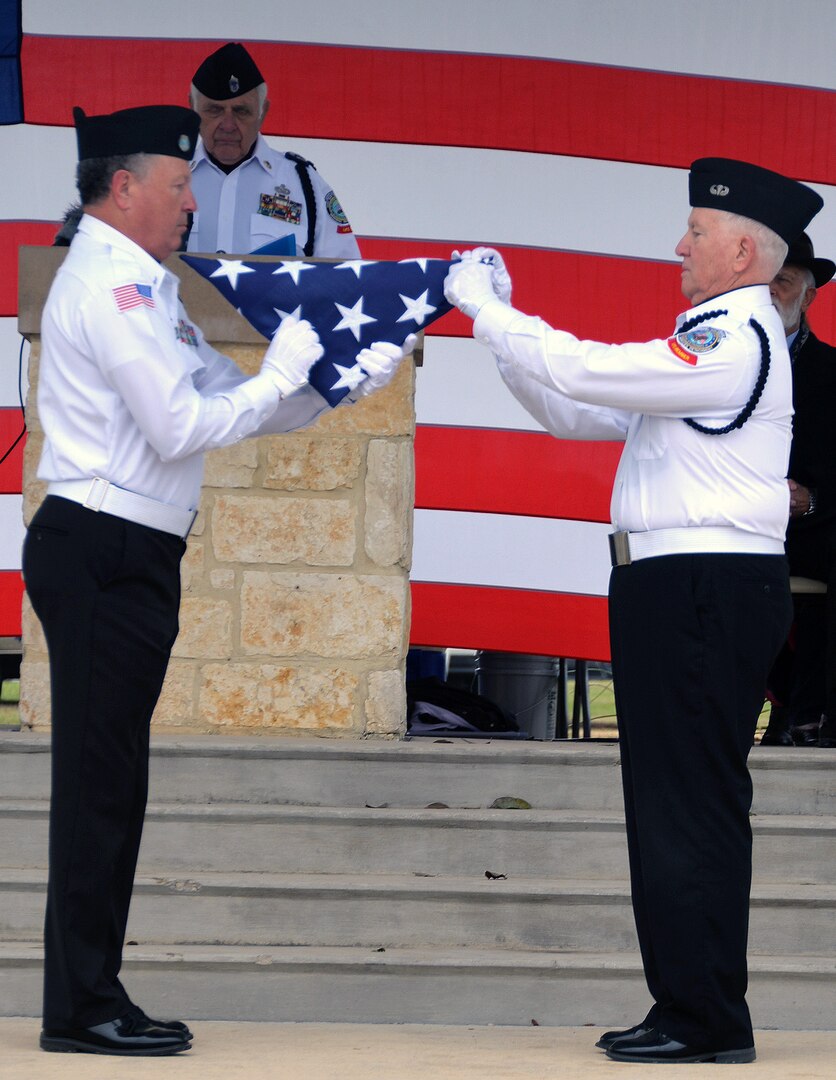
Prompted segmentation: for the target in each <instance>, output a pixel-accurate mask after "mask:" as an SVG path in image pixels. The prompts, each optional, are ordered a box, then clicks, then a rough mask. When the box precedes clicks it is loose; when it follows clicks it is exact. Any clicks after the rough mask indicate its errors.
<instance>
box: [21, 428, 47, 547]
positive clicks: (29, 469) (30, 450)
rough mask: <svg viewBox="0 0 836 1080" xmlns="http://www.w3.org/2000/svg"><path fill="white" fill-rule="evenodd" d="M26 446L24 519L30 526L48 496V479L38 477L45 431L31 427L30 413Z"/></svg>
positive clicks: (24, 455) (24, 452)
mask: <svg viewBox="0 0 836 1080" xmlns="http://www.w3.org/2000/svg"><path fill="white" fill-rule="evenodd" d="M26 429H27V430H26V446H25V448H24V450H23V521H24V523H25V524H26V525H27V526H28V525H29V523H30V521H31V520H32V518H33V517H34V514H35V511H36V510H37V509H38V507H39V506H40V505H41V503H42V502H43V501H44V499H45V498H46V481H45V480H39V479H38V477H37V471H38V462H39V461H40V460H41V451H42V450H43V445H44V433H43V431H41V430H40V429H38V430H36V431H32V430H30V428H29V413H28V411H27V413H26Z"/></svg>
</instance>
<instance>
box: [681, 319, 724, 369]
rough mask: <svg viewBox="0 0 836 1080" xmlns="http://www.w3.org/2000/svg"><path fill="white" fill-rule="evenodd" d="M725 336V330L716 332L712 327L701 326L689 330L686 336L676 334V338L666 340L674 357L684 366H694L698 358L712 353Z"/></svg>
mask: <svg viewBox="0 0 836 1080" xmlns="http://www.w3.org/2000/svg"><path fill="white" fill-rule="evenodd" d="M725 336H726V332H725V330H717V329H715V328H714V327H713V326H701V327H699V329H697V330H689V331H688V333H687V334H677V335H676V337H672V338H668V348H669V349H670V351H671V352H672V353H673V354H674V356H678V357H679V359H680V360H684V361H685V363H686V364H696V362H697V357H698V356H700V355H701V354H702V353H709V352H712V351H713V350H714V349H716V348H717V346H718V345H719V344H720V343H721V342H722V340H723V338H724V337H725Z"/></svg>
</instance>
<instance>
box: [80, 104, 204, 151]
mask: <svg viewBox="0 0 836 1080" xmlns="http://www.w3.org/2000/svg"><path fill="white" fill-rule="evenodd" d="M73 120H74V121H75V133H76V138H77V139H78V160H79V161H85V160H86V159H87V158H105V157H118V156H121V155H123V154H164V155H165V156H166V157H176V158H183V159H184V160H185V161H191V159H192V158H193V157H194V151H195V146H196V144H197V133H198V131H199V129H200V117H199V116H198V115H197V113H196V112H192V110H191V109H184V108H183V107H182V106H181V105H142V106H140V107H139V108H137V109H122V110H120V111H119V112H115V113H108V114H107V115H105V116H85V114H84V110H83V109H80V108H79V107H78V106H77V105H76V107H75V108H74V109H73Z"/></svg>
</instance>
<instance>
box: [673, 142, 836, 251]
mask: <svg viewBox="0 0 836 1080" xmlns="http://www.w3.org/2000/svg"><path fill="white" fill-rule="evenodd" d="M688 189H689V193H690V198H691V206H705V207H709V208H710V209H712V210H726V211H728V213H730V214H741V215H742V216H743V217H747V218H751V219H752V220H753V221H760V222H761V224H763V225H766V226H767V228H769V229H772V231H773V232H775V233H777V234H778V235H779V236H780V237H781V239H782V240H785V241H786V243H788V244H789V243H791V242H792V241H793V240H794V239H795V238H796V237H797V236H798V235H799V234H800V233H802V232H803V231H804V229H805V228H806V227H807V226H808V225H809V224H810V222H811V221H812V219H813V218H814V217H815V216H816V214H817V213H818V212H819V210H821V208H822V206H824V200H823V199H822V198H821V196H820V195H817V194H816V192H815V191H813V189H812V188H809V187H807V185H806V184H799V183H798V181H797V180H790V179H789V178H788V177H786V176H782V175H781V173H776V172H772V171H771V170H770V169H762V168H761V167H760V166H759V165H751V164H750V163H749V162H748V161H734V160H733V159H731V158H699V159H698V160H697V161H695V162H693V163H692V165H691V173H690V176H689V178H688Z"/></svg>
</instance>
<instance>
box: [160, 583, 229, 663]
mask: <svg viewBox="0 0 836 1080" xmlns="http://www.w3.org/2000/svg"><path fill="white" fill-rule="evenodd" d="M232 614H233V609H232V604H231V603H230V601H229V600H220V599H217V598H215V597H207V596H184V597H183V599H182V601H181V602H180V633H179V635H178V637H177V641H176V642H175V643H174V650H173V652H172V655H173V656H180V657H192V658H196V659H200V658H204V657H213V658H214V657H228V656H232Z"/></svg>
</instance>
